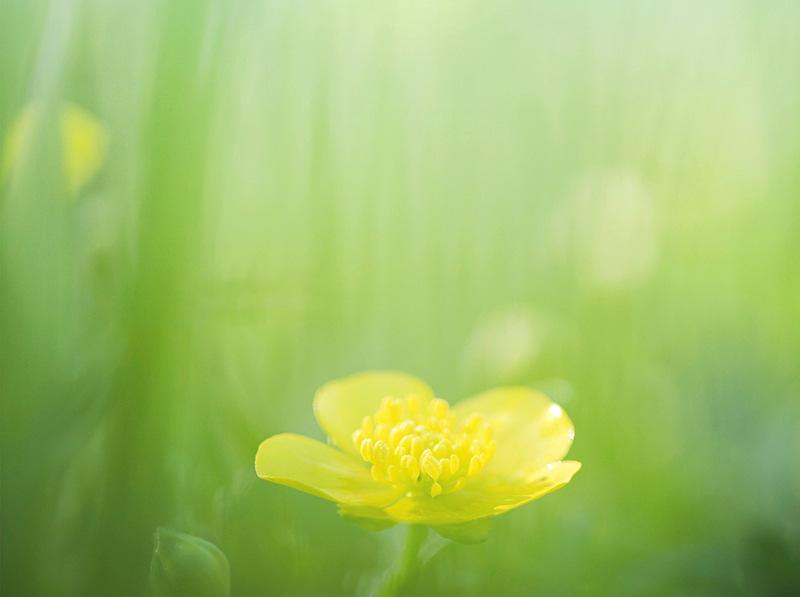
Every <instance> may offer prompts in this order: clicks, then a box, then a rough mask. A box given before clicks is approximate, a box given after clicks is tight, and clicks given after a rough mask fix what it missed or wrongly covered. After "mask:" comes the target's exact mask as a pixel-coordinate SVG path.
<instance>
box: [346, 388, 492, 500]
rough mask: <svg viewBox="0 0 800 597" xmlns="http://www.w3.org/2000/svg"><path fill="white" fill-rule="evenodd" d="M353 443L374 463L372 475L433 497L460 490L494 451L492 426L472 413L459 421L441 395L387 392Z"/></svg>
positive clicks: (414, 492) (481, 467)
mask: <svg viewBox="0 0 800 597" xmlns="http://www.w3.org/2000/svg"><path fill="white" fill-rule="evenodd" d="M353 445H355V447H356V449H357V450H358V451H359V453H360V454H361V457H362V458H363V459H364V460H365V461H366V462H369V463H371V464H372V469H371V473H372V478H373V479H375V480H376V481H382V482H386V483H391V484H392V485H394V486H395V487H398V488H401V487H405V488H407V489H408V491H409V493H410V494H420V493H429V494H430V496H431V497H436V496H439V495H442V494H447V493H451V492H453V491H458V490H459V489H461V488H462V487H463V486H464V484H465V483H466V482H467V479H468V478H469V477H473V476H475V475H477V474H478V473H479V472H480V471H481V470H482V469H483V467H484V466H486V463H487V462H489V460H490V459H491V458H492V456H493V455H494V451H495V441H494V440H493V439H492V427H491V425H489V423H487V422H485V421H484V420H483V417H481V415H479V414H477V413H474V414H472V415H470V416H469V417H467V418H466V419H464V420H463V421H457V420H456V416H455V415H454V414H453V413H451V412H450V405H449V404H447V402H446V401H444V400H442V399H441V398H435V399H434V400H431V401H430V402H429V403H427V404H425V403H423V401H422V400H420V398H419V397H418V396H414V395H410V396H406V397H405V398H395V397H392V396H387V397H386V398H384V399H383V401H382V402H381V406H380V408H379V409H378V412H376V413H375V415H373V416H371V417H369V416H368V417H364V420H363V422H362V424H361V427H360V428H358V429H356V430H355V431H354V432H353Z"/></svg>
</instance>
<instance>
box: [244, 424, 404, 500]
mask: <svg viewBox="0 0 800 597" xmlns="http://www.w3.org/2000/svg"><path fill="white" fill-rule="evenodd" d="M256 474H258V476H259V477H261V478H262V479H265V480H267V481H273V482H274V483H280V484H281V485H288V486H289V487H293V488H295V489H299V490H300V491H305V492H306V493H310V494H312V495H316V496H318V497H321V498H324V499H326V500H331V501H333V502H338V503H340V504H345V505H350V506H371V507H377V508H380V507H382V506H385V505H386V504H388V503H391V502H392V501H394V500H395V499H397V496H398V491H397V490H396V489H394V488H392V487H391V486H390V485H387V484H385V483H377V482H375V481H373V479H372V477H371V476H370V474H369V469H368V468H367V467H365V466H363V465H362V463H360V462H358V461H356V460H355V459H354V458H352V457H351V456H348V455H347V454H344V453H342V452H340V451H339V450H336V449H335V448H332V447H330V446H327V445H325V444H323V443H322V442H318V441H317V440H314V439H311V438H309V437H305V436H302V435H295V434H293V433H282V434H280V435H274V436H272V437H270V438H268V439H266V440H264V441H263V442H261V445H260V446H259V447H258V453H257V454H256Z"/></svg>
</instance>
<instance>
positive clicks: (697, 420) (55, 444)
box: [0, 0, 800, 597]
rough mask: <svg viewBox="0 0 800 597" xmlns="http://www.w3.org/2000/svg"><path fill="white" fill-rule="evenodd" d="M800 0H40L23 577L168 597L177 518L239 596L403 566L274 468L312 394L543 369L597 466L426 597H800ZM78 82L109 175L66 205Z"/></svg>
mask: <svg viewBox="0 0 800 597" xmlns="http://www.w3.org/2000/svg"><path fill="white" fill-rule="evenodd" d="M799 20H800V5H799V4H797V3H796V2H792V1H783V0H776V1H774V2H770V3H767V4H765V3H759V2H756V1H755V0H736V1H729V0H725V1H722V0H712V1H710V2H704V3H695V2H688V1H684V0H680V1H677V2H667V3H658V4H656V3H649V2H637V1H635V0H601V1H599V2H593V3H591V4H590V3H584V2H574V1H555V0H553V1H533V2H525V1H521V0H499V1H498V2H477V1H472V0H467V1H463V0H462V1H459V2H455V1H451V0H445V1H443V2H417V1H410V2H394V1H389V2H368V1H366V0H344V1H327V0H321V1H319V2H283V1H277V0H266V1H264V2H248V1H241V2H234V1H224V0H184V1H179V0H143V1H141V2H124V1H108V0H63V1H62V0H58V1H57V0H52V1H49V2H47V1H44V0H6V1H5V2H3V3H2V4H0V89H2V93H0V135H2V137H3V138H5V137H6V135H7V134H8V131H9V130H10V128H11V126H12V123H13V122H14V121H15V119H16V118H17V117H18V115H19V114H20V113H21V112H22V111H23V110H24V109H25V107H26V106H27V105H30V104H31V102H34V101H35V102H37V105H40V106H42V107H43V110H44V112H45V113H46V114H47V113H49V114H50V115H51V116H50V118H49V119H48V118H47V117H45V118H42V119H41V124H40V125H39V126H38V127H37V130H36V132H35V134H34V135H33V138H32V141H31V143H32V149H31V154H30V155H31V157H29V158H28V159H26V160H24V163H22V164H20V166H19V167H18V168H16V169H15V170H14V172H13V175H12V174H6V175H5V176H4V179H3V180H2V182H0V184H2V191H1V193H2V194H1V195H0V243H1V245H0V259H1V261H0V267H1V268H2V269H1V270H0V274H1V277H0V325H1V326H2V327H1V328H0V329H1V332H2V342H1V343H0V366H2V373H1V375H0V378H1V379H2V415H1V416H0V421H1V422H0V432H1V433H2V440H1V441H2V488H1V491H2V496H1V497H2V501H1V502H0V517H1V518H0V522H1V523H2V527H1V531H0V534H1V538H0V541H1V542H2V545H1V548H2V552H1V553H0V556H1V557H0V568H1V570H0V593H2V595H3V596H4V597H6V596H8V597H17V596H20V597H21V596H26V597H28V596H31V597H36V596H39V595H59V596H73V595H76V596H77V595H119V596H124V595H139V594H142V593H143V592H144V591H146V590H147V584H148V570H149V565H150V561H151V557H152V548H153V543H152V538H153V534H154V532H155V530H156V529H157V528H158V527H160V526H167V527H170V528H172V529H176V530H178V531H183V532H186V533H190V534H191V535H193V536H197V537H203V538H205V539H208V540H209V541H212V542H213V543H214V544H215V545H217V546H218V547H219V548H220V549H221V550H222V551H223V552H224V554H225V555H226V556H227V559H228V561H229V562H230V570H231V586H232V595H236V596H238V595H245V596H249V595H293V596H295V595H326V596H328V595H354V594H357V593H358V592H362V593H363V592H367V591H368V590H369V587H370V586H372V583H373V581H374V578H375V577H376V575H380V574H381V573H382V571H383V570H385V569H386V567H387V563H388V562H389V561H390V560H391V559H392V558H393V557H395V555H393V554H395V552H394V551H393V549H395V548H396V546H395V545H394V542H395V541H396V539H397V535H396V533H395V531H394V530H390V531H385V532H383V533H378V534H373V533H370V532H367V531H364V530H362V529H360V528H358V527H356V526H354V525H351V524H349V523H347V522H346V521H344V520H341V519H340V518H338V517H337V516H336V514H335V508H334V506H333V505H331V504H327V503H324V502H322V501H321V500H316V499H314V498H311V497H308V496H305V495H301V494H299V493H297V492H293V491H291V490H289V489H286V488H282V487H279V486H275V485H270V484H267V483H263V482H259V481H258V480H257V479H256V478H255V475H254V473H253V464H252V462H253V457H254V454H255V450H256V447H257V445H258V442H259V441H260V440H261V439H263V438H264V437H266V436H267V435H269V434H272V433H276V432H280V431H295V432H301V433H306V434H310V435H313V436H316V437H320V438H321V437H322V434H321V432H320V431H319V430H318V429H317V428H316V426H315V424H314V422H313V417H312V413H311V396H312V394H313V391H314V389H315V388H316V387H317V386H319V385H321V384H322V383H323V382H325V381H327V380H329V379H332V378H335V377H338V376H341V375H344V374H347V373H350V372H354V371H359V370H364V369H369V368H377V367H380V368H386V367H390V368H397V369H404V370H407V371H409V372H412V373H414V374H417V375H419V376H420V377H423V378H425V379H427V380H429V381H430V382H431V383H432V385H433V387H434V388H435V389H436V390H437V391H438V392H439V393H440V394H441V395H442V396H443V397H445V398H447V399H448V400H451V401H452V400H457V399H459V398H462V397H465V396H467V395H469V394H470V393H472V392H475V391H478V390H481V389H484V388H487V387H490V386H494V385H499V384H508V383H520V384H529V385H533V386H537V387H540V388H542V389H544V390H546V391H548V392H549V393H550V394H551V395H553V397H554V398H555V399H556V400H557V401H559V402H561V403H562V404H563V405H564V406H565V407H566V409H567V410H568V412H569V414H570V416H571V417H572V419H573V420H574V422H575V424H576V429H577V435H576V442H575V445H574V448H573V451H572V452H571V454H570V456H571V457H574V458H575V459H577V460H580V461H582V462H583V464H584V468H583V470H582V471H581V472H580V473H579V475H578V476H577V477H576V479H575V480H574V481H573V482H572V483H571V484H570V486H569V487H568V488H566V489H564V490H562V491H560V492H558V493H557V494H554V495H553V496H549V497H547V498H545V499H543V500H542V501H540V502H536V503H535V504H532V505H530V506H528V507H525V508H523V509H521V510H519V511H516V512H513V513H511V514H509V515H507V516H505V517H502V518H501V519H500V520H499V521H498V523H499V524H498V525H497V528H496V529H495V531H494V533H493V534H492V536H491V537H490V539H489V540H488V541H487V542H486V543H484V544H481V545H478V546H464V545H448V546H446V547H445V548H443V549H442V550H441V551H439V552H438V553H437V554H436V555H435V556H433V557H432V558H431V559H430V561H429V562H428V563H427V565H426V566H425V569H424V570H423V572H422V575H421V576H420V578H419V579H418V582H417V583H416V584H415V586H414V587H413V591H414V594H418V595H426V596H433V595H452V594H459V595H464V596H468V595H475V596H478V595H487V594H493V595H498V596H499V595H503V596H506V595H508V596H515V595H520V596H521V595H531V594H535V595H548V596H550V595H570V596H572V595H615V596H626V595H631V596H633V595H636V596H650V595H725V596H729V595H753V594H756V595H792V594H798V593H800V579H799V578H798V573H797V571H798V569H800V459H798V454H799V453H800V431H799V430H800V424H799V423H800V375H798V365H797V362H798V355H800V317H799V316H798V307H800V272H799V271H798V260H799V259H800V174H798V173H800V170H799V169H798V164H800V35H798V29H797V23H798V21H799ZM64 102H71V103H74V104H76V105H78V106H80V107H81V108H82V109H84V110H86V111H88V112H89V113H91V114H93V115H94V116H95V118H97V119H98V120H99V121H100V122H101V123H103V126H104V127H105V130H106V134H107V139H108V153H107V159H106V161H105V163H104V165H103V167H102V169H101V170H100V172H99V174H98V175H97V176H95V177H94V179H93V180H92V181H91V182H90V183H89V184H88V185H87V186H85V187H84V188H83V189H82V191H81V192H80V194H79V195H78V196H77V197H73V196H71V195H70V193H69V192H68V191H67V190H66V188H65V184H64V181H63V180H62V176H61V174H60V173H61V172H62V167H61V163H60V161H61V159H62V158H61V153H60V144H59V141H58V136H57V134H55V133H54V131H55V130H56V128H55V125H54V122H55V117H54V116H53V115H54V114H56V113H57V110H58V106H61V105H63V103H64Z"/></svg>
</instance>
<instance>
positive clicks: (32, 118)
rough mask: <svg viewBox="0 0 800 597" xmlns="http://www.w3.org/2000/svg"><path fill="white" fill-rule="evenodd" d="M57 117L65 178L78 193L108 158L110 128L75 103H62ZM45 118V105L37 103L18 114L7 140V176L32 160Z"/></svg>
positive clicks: (4, 171)
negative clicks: (32, 146) (36, 136)
mask: <svg viewBox="0 0 800 597" xmlns="http://www.w3.org/2000/svg"><path fill="white" fill-rule="evenodd" d="M57 116H58V121H57V122H58V131H57V134H58V135H59V137H60V139H59V141H60V144H61V151H62V155H61V158H62V160H63V163H62V169H63V176H64V181H65V183H66V187H67V189H68V190H69V192H70V194H71V195H72V196H75V195H77V194H78V192H79V191H80V190H81V189H82V188H84V187H85V186H86V185H87V184H88V183H89V181H90V180H91V179H92V178H93V177H94V176H95V175H96V174H97V172H98V171H99V170H100V166H101V165H102V164H103V161H104V160H105V154H106V145H107V139H106V131H105V129H104V128H103V126H102V125H101V124H100V123H99V122H98V121H97V119H96V118H95V117H94V116H92V114H90V113H89V112H87V111H86V110H84V109H83V108H80V107H79V106H77V105H75V104H72V103H65V104H63V105H62V106H60V107H59V108H58V112H57ZM41 118H42V108H41V106H40V105H38V104H36V103H32V104H29V105H28V106H27V107H26V108H25V109H24V110H22V111H21V112H20V114H19V115H18V116H17V118H16V120H15V121H14V123H13V124H12V126H11V128H10V131H9V133H8V136H7V137H6V140H5V148H4V151H3V160H2V167H0V173H2V175H3V177H4V176H5V175H6V174H11V173H13V170H14V169H15V168H16V167H18V166H19V165H20V164H21V163H22V162H23V161H24V160H25V159H28V157H29V156H28V155H27V154H28V153H29V150H30V144H31V141H32V139H33V135H34V132H35V129H36V127H37V126H39V122H40V120H41Z"/></svg>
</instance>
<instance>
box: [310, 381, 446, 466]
mask: <svg viewBox="0 0 800 597" xmlns="http://www.w3.org/2000/svg"><path fill="white" fill-rule="evenodd" d="M410 394H414V395H417V396H419V398H420V400H422V401H423V402H428V401H429V400H431V399H432V397H433V391H432V390H431V389H430V388H429V387H428V385H427V384H426V383H425V382H424V381H422V380H419V379H417V378H416V377H412V376H411V375H407V374H405V373H398V372H394V371H369V372H366V373H359V374H357V375H351V376H350V377H345V378H342V379H336V380H334V381H331V382H329V383H326V384H325V385H324V386H322V387H321V388H320V389H319V390H317V393H316V395H315V396H314V415H315V416H316V418H317V422H318V423H319V425H320V427H322V429H323V430H324V431H325V433H327V434H328V436H329V437H330V438H331V439H332V440H333V441H334V442H335V443H336V445H337V446H339V447H340V448H342V449H343V450H346V451H348V452H350V453H353V454H357V453H358V451H357V450H356V448H355V446H354V445H353V442H352V435H353V431H355V430H356V429H357V428H359V427H360V426H361V422H362V420H363V419H364V417H365V416H368V415H373V414H374V413H375V412H376V411H377V410H378V408H379V407H380V404H381V400H383V398H384V397H385V396H395V397H405V396H408V395H410Z"/></svg>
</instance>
